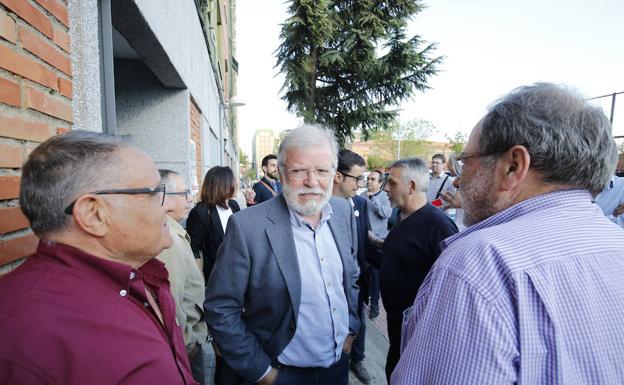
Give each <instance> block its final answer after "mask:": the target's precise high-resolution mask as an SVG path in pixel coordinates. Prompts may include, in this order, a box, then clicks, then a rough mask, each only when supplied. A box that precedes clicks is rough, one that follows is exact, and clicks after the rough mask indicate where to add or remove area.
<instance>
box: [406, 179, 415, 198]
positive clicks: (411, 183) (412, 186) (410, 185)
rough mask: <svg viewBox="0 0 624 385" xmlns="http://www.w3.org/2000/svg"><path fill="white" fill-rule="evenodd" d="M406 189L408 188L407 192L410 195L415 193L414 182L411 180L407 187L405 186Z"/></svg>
mask: <svg viewBox="0 0 624 385" xmlns="http://www.w3.org/2000/svg"><path fill="white" fill-rule="evenodd" d="M407 188H408V191H409V193H410V195H411V194H413V193H414V192H415V191H416V182H414V181H413V180H411V181H410V182H409V185H408V186H407Z"/></svg>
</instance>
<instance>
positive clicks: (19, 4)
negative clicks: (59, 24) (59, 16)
mask: <svg viewBox="0 0 624 385" xmlns="http://www.w3.org/2000/svg"><path fill="white" fill-rule="evenodd" d="M0 4H4V5H5V6H6V7H7V8H9V9H10V10H11V11H13V12H15V13H16V14H17V16H19V17H20V18H22V19H24V20H25V21H27V22H28V24H30V25H32V26H33V27H35V28H37V30H39V31H40V32H41V33H43V34H44V35H46V36H47V37H49V38H50V39H51V38H52V23H50V20H49V19H48V16H47V15H45V14H43V13H42V12H41V11H39V10H38V9H37V8H35V7H33V6H32V5H31V4H30V3H29V2H28V1H25V0H0Z"/></svg>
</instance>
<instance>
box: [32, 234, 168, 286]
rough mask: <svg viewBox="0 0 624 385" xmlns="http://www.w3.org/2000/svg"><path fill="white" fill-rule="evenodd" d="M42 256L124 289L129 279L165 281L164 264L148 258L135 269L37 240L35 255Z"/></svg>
mask: <svg viewBox="0 0 624 385" xmlns="http://www.w3.org/2000/svg"><path fill="white" fill-rule="evenodd" d="M39 256H45V257H47V258H52V259H55V260H58V261H60V262H62V263H64V264H66V265H68V266H70V267H72V269H74V270H75V271H76V272H77V273H80V272H84V273H88V274H90V275H93V276H98V275H99V276H101V277H102V281H103V282H105V281H107V280H108V281H110V282H111V283H112V284H113V285H114V287H123V288H128V287H129V286H130V283H131V281H132V280H135V279H137V278H141V279H145V280H146V281H147V282H150V283H152V284H160V283H162V282H167V277H168V274H167V270H166V269H165V264H164V263H162V262H160V261H159V260H157V259H156V258H152V259H150V260H149V261H147V262H146V263H145V264H143V266H141V267H139V268H138V269H135V268H133V267H132V266H129V265H126V264H124V263H120V262H115V261H111V260H108V259H104V258H100V257H97V256H94V255H91V254H89V253H87V252H85V251H82V250H80V249H77V248H75V247H73V246H69V245H66V244H63V243H58V242H55V241H49V240H46V241H40V242H39V245H38V246H37V257H36V258H38V257H39Z"/></svg>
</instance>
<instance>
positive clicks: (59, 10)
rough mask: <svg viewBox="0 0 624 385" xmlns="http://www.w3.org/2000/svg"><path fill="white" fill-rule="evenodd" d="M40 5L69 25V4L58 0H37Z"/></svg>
mask: <svg viewBox="0 0 624 385" xmlns="http://www.w3.org/2000/svg"><path fill="white" fill-rule="evenodd" d="M35 1H36V2H37V3H39V5H40V6H42V7H43V8H45V9H46V10H47V11H48V12H50V13H51V14H52V15H54V17H56V18H57V19H58V20H59V21H60V22H61V23H63V24H65V26H66V27H69V15H68V14H67V6H66V5H65V4H63V3H61V2H60V1H58V0H35Z"/></svg>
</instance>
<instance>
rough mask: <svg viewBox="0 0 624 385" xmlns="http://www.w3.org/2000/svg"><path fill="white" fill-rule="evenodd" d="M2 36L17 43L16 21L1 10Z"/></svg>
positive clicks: (0, 24) (0, 30) (0, 34)
mask: <svg viewBox="0 0 624 385" xmlns="http://www.w3.org/2000/svg"><path fill="white" fill-rule="evenodd" d="M0 37H1V38H3V39H5V40H8V41H10V42H11V43H15V42H16V41H17V33H16V32H15V22H14V21H13V19H11V18H10V17H9V16H8V15H7V14H6V13H4V12H2V11H0Z"/></svg>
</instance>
